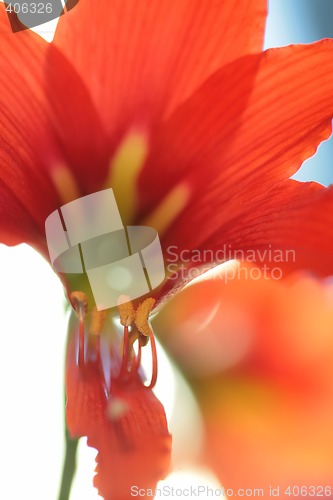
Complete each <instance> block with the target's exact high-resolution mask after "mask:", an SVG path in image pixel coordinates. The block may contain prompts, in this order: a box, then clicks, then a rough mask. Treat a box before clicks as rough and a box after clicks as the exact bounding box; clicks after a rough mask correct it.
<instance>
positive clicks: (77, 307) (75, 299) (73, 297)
mask: <svg viewBox="0 0 333 500" xmlns="http://www.w3.org/2000/svg"><path fill="white" fill-rule="evenodd" d="M69 300H70V302H71V304H72V306H73V309H74V311H75V312H76V314H77V315H78V316H80V315H81V316H82V315H83V314H87V312H88V299H87V296H86V294H85V293H84V292H80V291H75V292H72V293H71V294H70V296H69Z"/></svg>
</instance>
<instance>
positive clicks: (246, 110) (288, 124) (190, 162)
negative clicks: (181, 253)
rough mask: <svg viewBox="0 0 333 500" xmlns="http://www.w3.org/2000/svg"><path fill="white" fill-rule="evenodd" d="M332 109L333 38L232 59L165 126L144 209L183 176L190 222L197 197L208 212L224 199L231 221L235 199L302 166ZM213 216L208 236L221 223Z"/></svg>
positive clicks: (149, 171) (145, 186)
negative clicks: (232, 60) (214, 224)
mask: <svg viewBox="0 0 333 500" xmlns="http://www.w3.org/2000/svg"><path fill="white" fill-rule="evenodd" d="M332 115H333V41H332V40H326V41H322V42H318V43H316V44H312V45H306V46H290V47H285V48H281V49H273V50H269V51H267V52H265V53H263V54H259V55H255V56H248V57H245V58H243V59H240V60H238V61H235V62H233V63H231V64H230V65H228V66H227V67H226V68H223V69H222V70H220V71H218V72H217V73H216V74H215V75H214V76H213V77H212V78H210V79H209V80H208V81H207V82H206V83H205V84H204V85H203V86H202V87H201V89H200V90H199V91H198V92H197V93H196V94H195V95H194V96H193V97H192V98H190V99H189V100H188V101H187V102H186V103H185V104H184V105H183V106H181V108H179V110H178V111H176V113H175V114H174V115H173V116H172V117H171V118H170V120H169V121H168V122H167V123H166V124H165V125H164V126H162V127H161V130H160V132H159V133H158V134H157V137H156V140H155V143H154V145H153V148H152V153H151V155H150V158H149V159H148V162H147V164H146V166H145V168H144V169H143V170H142V173H141V177H140V184H139V188H140V192H141V200H142V207H143V210H144V212H145V213H149V212H150V211H151V210H152V209H153V208H154V207H155V206H156V204H157V203H159V202H160V201H161V199H163V197H164V196H165V194H166V192H168V191H170V190H172V189H173V188H174V187H175V184H177V183H179V184H183V185H184V186H185V187H187V188H188V189H189V191H190V194H191V197H190V200H189V203H188V209H187V217H186V220H187V221H190V220H191V217H193V214H194V215H196V213H195V212H194V207H193V205H191V203H190V202H191V200H193V199H198V198H201V204H202V206H204V207H205V211H206V213H208V212H209V214H210V215H211V214H212V213H213V212H212V209H211V205H212V203H213V204H214V205H216V204H218V205H219V207H221V206H223V212H220V213H219V215H220V216H221V218H222V219H227V218H229V220H230V218H231V217H232V210H233V208H234V205H235V206H237V205H240V204H242V203H244V202H245V201H248V200H251V199H253V198H254V197H255V196H258V195H260V194H261V193H263V192H265V191H266V190H267V189H270V188H271V187H272V186H273V185H274V184H275V183H277V182H280V181H282V180H286V179H287V178H289V177H290V176H291V175H292V174H293V173H295V172H296V171H297V169H298V168H299V167H300V165H301V164H302V162H303V161H304V160H305V159H306V158H308V157H309V156H311V155H312V154H313V153H314V152H315V150H316V148H317V146H318V144H319V143H320V142H321V141H323V140H324V139H326V138H327V137H328V136H329V135H330V133H331V118H332ZM203 184H204V185H205V188H203ZM151 186H153V187H154V189H151ZM147 192H149V196H147ZM230 200H232V204H231V206H230V208H228V205H229V203H230ZM230 212H231V213H230ZM207 222H208V224H207V226H206V227H205V229H204V233H205V235H206V234H207V233H209V232H211V231H212V230H216V226H215V227H212V224H211V223H210V222H209V221H208V220H207ZM180 227H181V228H182V230H183V229H184V223H183V222H182V223H180V224H179V226H178V228H180ZM195 228H196V225H195V223H192V224H191V223H190V224H189V225H188V231H185V233H186V236H188V233H189V231H192V237H194V239H196V237H201V236H202V237H206V236H205V235H201V229H200V231H195ZM178 232H179V233H180V231H178ZM177 236H178V235H177ZM191 239H192V238H191ZM193 243H195V242H194V241H193Z"/></svg>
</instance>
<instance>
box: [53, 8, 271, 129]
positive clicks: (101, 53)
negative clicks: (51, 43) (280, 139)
mask: <svg viewBox="0 0 333 500" xmlns="http://www.w3.org/2000/svg"><path fill="white" fill-rule="evenodd" d="M265 17H266V0H216V1H214V2H207V1H206V0H172V1H171V2H170V1H169V0H159V1H158V2H151V1H150V0H125V1H124V0H113V1H112V2H110V0H100V1H99V2H98V4H97V5H96V3H95V2H93V1H91V0H80V2H79V4H78V5H77V6H76V7H75V8H74V9H73V10H72V11H71V12H70V13H69V14H67V15H66V16H62V18H61V19H60V22H59V25H58V28H57V31H56V36H55V43H56V45H57V46H58V47H60V48H61V49H62V50H63V51H64V53H66V55H67V56H68V57H69V58H70V60H71V61H72V62H73V64H74V66H75V67H76V69H77V70H78V72H79V74H80V75H81V77H82V78H83V79H84V81H85V82H86V83H87V86H88V87H89V88H90V90H91V92H92V93H93V96H94V101H95V103H96V105H97V107H98V109H99V110H100V112H101V113H102V115H103V118H104V122H105V124H106V126H107V127H108V128H109V130H111V131H114V130H115V129H116V127H117V128H118V129H119V126H120V127H121V128H123V127H130V126H131V125H136V124H137V125H141V124H142V123H143V124H146V122H148V124H150V123H151V122H152V121H153V120H154V119H156V118H159V117H160V116H161V114H165V113H166V112H170V111H171V110H172V109H174V107H175V106H176V105H177V104H178V103H179V102H181V101H182V100H184V98H186V97H188V96H189V95H190V94H191V93H192V92H193V91H194V90H195V89H196V88H197V87H198V86H199V85H200V84H201V83H202V82H203V81H204V80H205V79H206V78H207V77H208V76H209V75H210V74H212V73H213V72H214V71H215V70H216V69H218V68H219V67H221V66H222V65H223V64H226V63H227V62H229V61H230V60H233V59H235V58H237V57H240V56H242V55H244V54H249V53H251V52H257V51H259V50H261V47H262V42H263V31H264V23H265Z"/></svg>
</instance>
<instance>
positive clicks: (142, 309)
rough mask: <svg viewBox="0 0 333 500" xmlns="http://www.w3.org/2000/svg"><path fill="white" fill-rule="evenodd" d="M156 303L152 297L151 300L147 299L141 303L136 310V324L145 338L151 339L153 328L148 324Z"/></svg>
mask: <svg viewBox="0 0 333 500" xmlns="http://www.w3.org/2000/svg"><path fill="white" fill-rule="evenodd" d="M155 302H156V301H155V299H153V298H151V297H150V298H149V299H145V300H144V301H143V302H141V304H140V305H139V307H138V308H137V310H136V315H135V324H136V326H137V329H138V330H139V332H140V333H142V335H144V336H145V337H149V336H150V333H151V328H150V326H149V323H148V317H149V314H150V313H151V310H152V308H153V306H154V304H155Z"/></svg>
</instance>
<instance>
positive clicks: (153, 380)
mask: <svg viewBox="0 0 333 500" xmlns="http://www.w3.org/2000/svg"><path fill="white" fill-rule="evenodd" d="M149 338H150V346H151V356H152V374H151V380H150V384H149V385H147V386H146V387H147V389H153V387H155V385H156V381H157V373H158V366H157V350H156V342H155V335H154V332H153V330H152V329H150V337H149Z"/></svg>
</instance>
